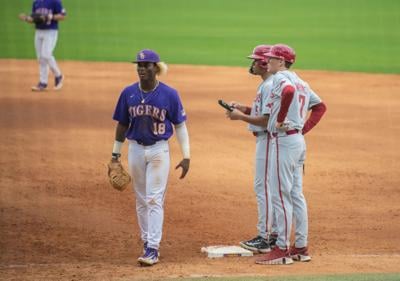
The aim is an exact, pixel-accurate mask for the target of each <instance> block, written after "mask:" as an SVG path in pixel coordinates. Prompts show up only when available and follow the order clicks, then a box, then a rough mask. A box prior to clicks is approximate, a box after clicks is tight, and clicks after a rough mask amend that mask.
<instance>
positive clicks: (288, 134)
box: [272, 129, 299, 137]
mask: <svg viewBox="0 0 400 281" xmlns="http://www.w3.org/2000/svg"><path fill="white" fill-rule="evenodd" d="M298 132H299V130H297V129H293V130H289V131H286V132H283V133H285V134H286V135H287V136H290V135H294V134H297V133H298ZM272 136H273V137H277V136H278V133H272Z"/></svg>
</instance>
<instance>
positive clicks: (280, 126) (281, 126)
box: [275, 122, 289, 132]
mask: <svg viewBox="0 0 400 281" xmlns="http://www.w3.org/2000/svg"><path fill="white" fill-rule="evenodd" d="M275 127H276V128H277V129H278V130H280V131H285V132H286V131H287V130H288V129H289V128H288V124H286V123H285V122H276V124H275Z"/></svg>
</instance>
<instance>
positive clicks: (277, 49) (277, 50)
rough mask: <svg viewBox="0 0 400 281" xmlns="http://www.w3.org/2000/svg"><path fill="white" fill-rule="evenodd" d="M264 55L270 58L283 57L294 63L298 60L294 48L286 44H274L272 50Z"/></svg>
mask: <svg viewBox="0 0 400 281" xmlns="http://www.w3.org/2000/svg"><path fill="white" fill-rule="evenodd" d="M264 55H265V56H267V57H269V58H277V59H283V60H285V61H287V62H290V63H294V61H295V60H296V53H295V52H294V50H293V49H292V48H291V47H289V46H288V45H285V44H276V45H274V46H272V48H271V50H270V51H269V52H267V53H266V54H264Z"/></svg>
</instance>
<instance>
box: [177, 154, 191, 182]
mask: <svg viewBox="0 0 400 281" xmlns="http://www.w3.org/2000/svg"><path fill="white" fill-rule="evenodd" d="M189 166H190V159H183V160H182V161H181V162H180V163H179V164H178V165H177V166H176V167H175V170H176V169H178V168H182V174H181V176H180V177H179V178H180V179H183V178H184V177H185V176H186V174H187V172H188V171H189Z"/></svg>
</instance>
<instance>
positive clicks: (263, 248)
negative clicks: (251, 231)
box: [239, 236, 271, 253]
mask: <svg viewBox="0 0 400 281" xmlns="http://www.w3.org/2000/svg"><path fill="white" fill-rule="evenodd" d="M239 245H240V246H241V247H242V248H245V249H247V250H250V251H252V252H254V253H268V252H270V251H271V247H270V245H269V243H268V240H267V239H264V238H262V237H261V236H257V237H256V238H253V239H251V240H249V241H242V242H240V243H239Z"/></svg>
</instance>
